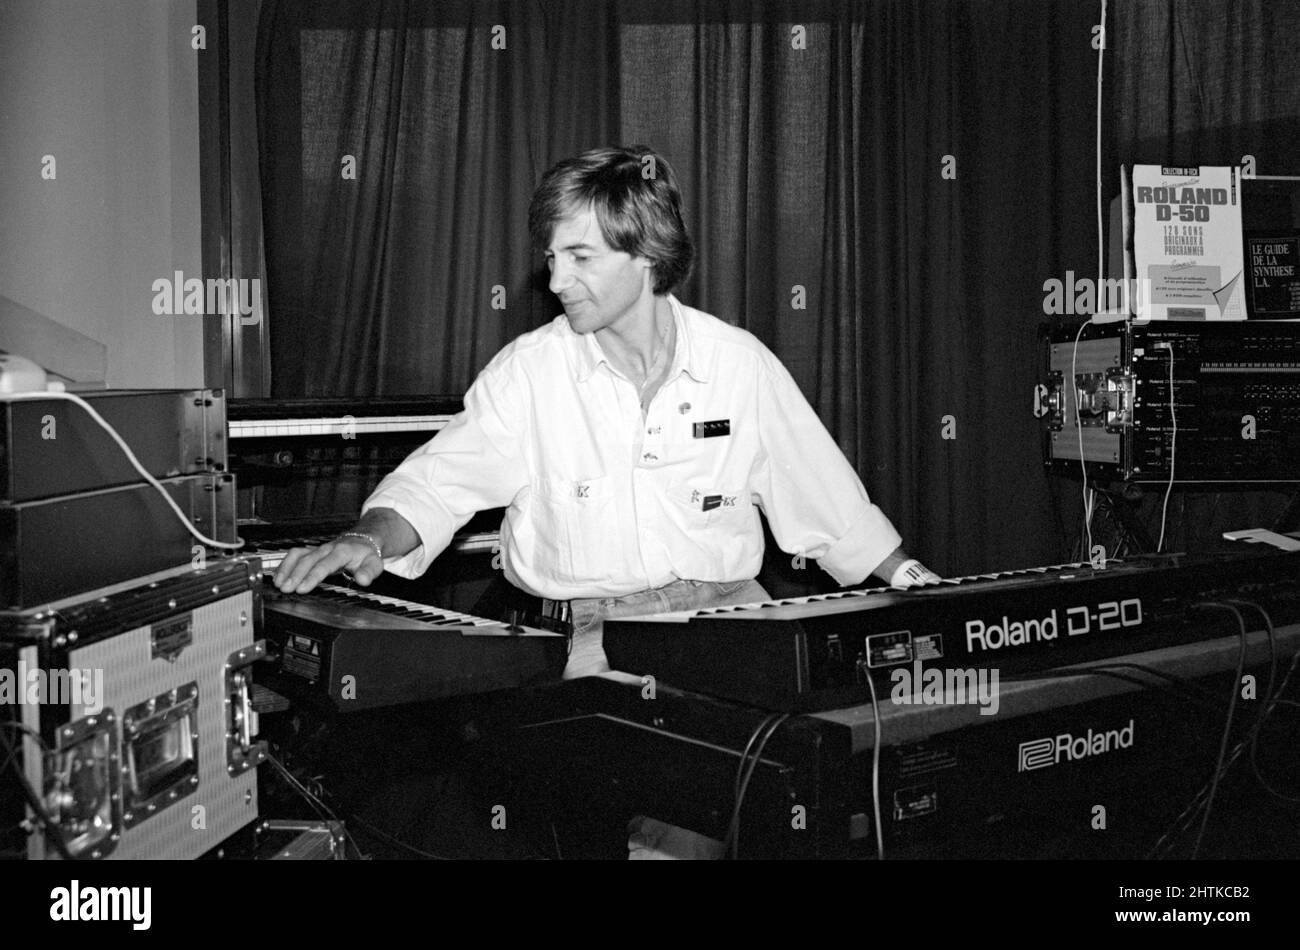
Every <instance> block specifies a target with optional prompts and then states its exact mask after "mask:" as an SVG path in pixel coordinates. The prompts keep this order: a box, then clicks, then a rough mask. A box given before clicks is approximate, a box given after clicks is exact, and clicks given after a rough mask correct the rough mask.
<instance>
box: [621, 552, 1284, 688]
mask: <svg viewBox="0 0 1300 950" xmlns="http://www.w3.org/2000/svg"><path fill="white" fill-rule="evenodd" d="M1229 598H1230V599H1239V600H1245V601H1250V602H1254V603H1258V604H1260V605H1261V606H1262V607H1264V608H1265V609H1266V610H1268V611H1269V613H1270V615H1271V617H1272V620H1273V622H1274V623H1275V624H1282V623H1290V622H1295V621H1297V620H1300V552H1291V553H1284V552H1267V553H1257V552H1253V551H1252V552H1250V553H1245V554H1240V555H1221V556H1209V555H1202V556H1191V555H1153V556H1149V557H1141V558H1134V559H1129V560H1124V561H1111V562H1109V563H1108V564H1107V565H1106V566H1105V567H1104V568H1101V569H1095V568H1093V567H1092V566H1090V565H1088V564H1065V565H1055V566H1052V567H1035V568H1028V569H1024V570H1018V571H1006V572H1000V573H993V574H982V575H975V576H970V577H960V578H949V579H947V580H945V581H943V582H942V583H941V584H939V585H937V586H933V587H921V588H913V589H910V590H905V591H904V590H898V589H894V588H888V587H885V588H872V589H864V590H849V591H839V592H836V593H832V594H822V595H815V596H812V597H800V598H790V599H785V600H773V601H767V602H763V603H754V604H742V605H737V606H728V607H714V608H706V609H702V610H692V611H679V612H673V613H664V614H655V615H649V616H643V617H631V618H625V619H619V620H607V621H606V622H605V628H604V648H605V653H606V655H607V656H608V657H609V662H610V665H611V667H612V668H613V669H616V670H621V671H623V672H627V673H633V674H636V675H651V676H654V677H655V678H656V679H659V680H662V681H663V682H665V683H667V684H670V685H672V686H675V687H678V688H680V689H685V690H691V691H694V692H699V693H705V694H708V695H713V696H719V697H723V698H727V699H735V700H740V701H742V702H746V703H750V704H752V705H756V706H760V707H765V708H770V709H778V710H784V711H809V710H817V709H832V708H836V707H838V706H848V705H853V704H856V703H861V702H864V701H867V700H868V699H869V698H870V691H869V688H868V686H867V680H866V677H868V676H870V677H872V681H873V683H874V685H875V687H876V694H877V697H878V698H880V699H882V700H883V699H885V698H886V697H888V695H889V691H890V687H891V685H892V683H893V682H894V680H893V679H892V678H891V673H892V672H893V671H894V670H896V669H899V668H907V669H908V670H909V671H912V670H915V665H916V664H918V663H919V664H920V665H921V667H922V668H923V669H929V668H939V669H958V670H960V669H968V668H991V667H993V668H997V669H999V671H1000V675H1018V674H1030V673H1033V672H1034V671H1041V670H1045V669H1052V668H1056V667H1060V666H1067V665H1070V664H1072V663H1082V662H1086V661H1089V660H1099V659H1105V658H1107V657H1111V656H1118V655H1121V654H1126V653H1133V652H1136V651H1139V650H1147V649H1158V648H1162V647H1167V646H1175V645H1177V644H1179V643H1186V642H1191V641H1193V640H1203V639H1210V638H1214V637H1222V636H1229V635H1233V634H1235V633H1236V632H1237V630H1238V627H1237V623H1236V620H1235V619H1234V618H1233V617H1232V615H1231V614H1229V613H1227V612H1226V611H1222V610H1201V609H1198V606H1197V605H1198V604H1200V603H1203V602H1207V601H1221V600H1224V599H1229ZM1242 614H1243V616H1244V617H1245V619H1246V621H1247V624H1248V629H1250V630H1259V629H1262V627H1263V618H1262V617H1261V616H1260V614H1259V612H1258V611H1254V610H1249V609H1242Z"/></svg>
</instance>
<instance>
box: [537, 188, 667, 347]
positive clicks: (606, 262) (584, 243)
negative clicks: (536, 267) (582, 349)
mask: <svg viewBox="0 0 1300 950" xmlns="http://www.w3.org/2000/svg"><path fill="white" fill-rule="evenodd" d="M546 266H547V268H548V269H549V270H550V272H551V281H550V288H551V293H553V294H555V295H556V296H557V297H559V298H560V302H561V303H562V304H564V312H565V314H567V315H568V317H569V325H570V326H571V327H572V328H573V330H574V332H576V333H592V332H594V331H596V330H603V329H605V328H606V327H609V326H615V328H616V329H617V324H618V322H619V320H620V319H621V318H622V317H623V316H624V315H626V314H627V313H628V312H629V311H630V310H631V308H632V306H633V305H634V304H635V303H637V301H638V300H640V299H641V298H642V295H645V296H646V297H650V296H652V294H651V282H650V262H649V261H647V260H646V259H645V258H643V257H633V256H632V255H631V254H627V253H625V252H623V251H616V250H614V249H613V248H611V247H610V246H609V245H608V244H606V243H605V237H604V235H602V234H601V233H600V224H599V223H598V222H597V221H596V214H595V212H594V211H592V210H591V208H590V207H588V208H585V209H583V210H582V211H579V212H576V213H574V214H572V215H570V216H568V217H565V218H561V219H560V220H559V221H557V222H556V224H555V232H554V233H553V234H552V235H551V246H550V247H549V248H547V251H546Z"/></svg>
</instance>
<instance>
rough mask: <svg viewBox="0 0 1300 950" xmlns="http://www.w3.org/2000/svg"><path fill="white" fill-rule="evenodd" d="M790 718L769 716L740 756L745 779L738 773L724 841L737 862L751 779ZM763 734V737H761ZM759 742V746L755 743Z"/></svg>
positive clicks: (781, 715) (727, 850)
mask: <svg viewBox="0 0 1300 950" xmlns="http://www.w3.org/2000/svg"><path fill="white" fill-rule="evenodd" d="M789 718H790V714H789V713H772V714H770V715H769V716H767V717H766V718H765V719H764V720H763V721H762V722H760V723H759V724H758V727H757V728H756V729H755V730H754V732H753V733H751V735H750V737H749V742H747V743H746V744H745V750H744V751H743V752H742V753H741V755H740V767H741V770H742V772H743V777H742V776H741V774H740V773H738V776H737V778H738V780H737V783H736V789H735V790H736V800H735V803H734V805H733V806H732V809H731V822H730V824H728V826H727V837H726V839H725V840H724V841H723V843H722V845H723V853H724V854H728V853H729V854H730V855H731V858H732V860H735V859H736V857H737V856H738V855H739V853H740V809H741V806H742V805H743V804H744V801H745V792H746V791H748V790H749V782H750V779H752V778H753V777H754V771H755V770H756V769H757V768H758V763H759V761H760V760H761V759H762V758H763V749H764V748H765V747H766V746H767V743H768V740H770V739H771V738H772V736H773V735H774V734H775V733H776V730H777V729H779V728H780V727H781V723H783V722H785V721H786V720H787V719H789ZM760 733H761V736H760ZM756 741H757V744H755V742H756ZM751 748H752V749H753V758H752V759H750V760H749V762H748V763H746V762H745V757H746V756H747V755H749V752H750V749H751Z"/></svg>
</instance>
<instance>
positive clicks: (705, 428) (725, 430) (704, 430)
mask: <svg viewBox="0 0 1300 950" xmlns="http://www.w3.org/2000/svg"><path fill="white" fill-rule="evenodd" d="M691 429H692V432H693V435H694V437H695V438H697V439H716V438H718V437H719V436H723V435H731V420H730V419H714V420H712V421H710V422H696V423H695V424H693V425H692V426H691Z"/></svg>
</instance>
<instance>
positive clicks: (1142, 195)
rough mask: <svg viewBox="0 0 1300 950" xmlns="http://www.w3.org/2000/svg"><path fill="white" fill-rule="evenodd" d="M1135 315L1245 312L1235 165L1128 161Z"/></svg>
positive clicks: (1235, 316) (1240, 316)
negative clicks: (1131, 182)
mask: <svg viewBox="0 0 1300 950" xmlns="http://www.w3.org/2000/svg"><path fill="white" fill-rule="evenodd" d="M1132 200H1133V260H1134V265H1135V270H1136V273H1135V275H1134V276H1135V277H1136V278H1137V280H1138V282H1139V291H1138V301H1139V306H1138V310H1137V316H1138V319H1141V320H1147V319H1150V320H1245V319H1246V279H1245V275H1244V257H1243V252H1242V238H1241V179H1240V169H1238V168H1236V167H1199V168H1198V167H1171V166H1167V165H1135V166H1133V185H1132Z"/></svg>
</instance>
